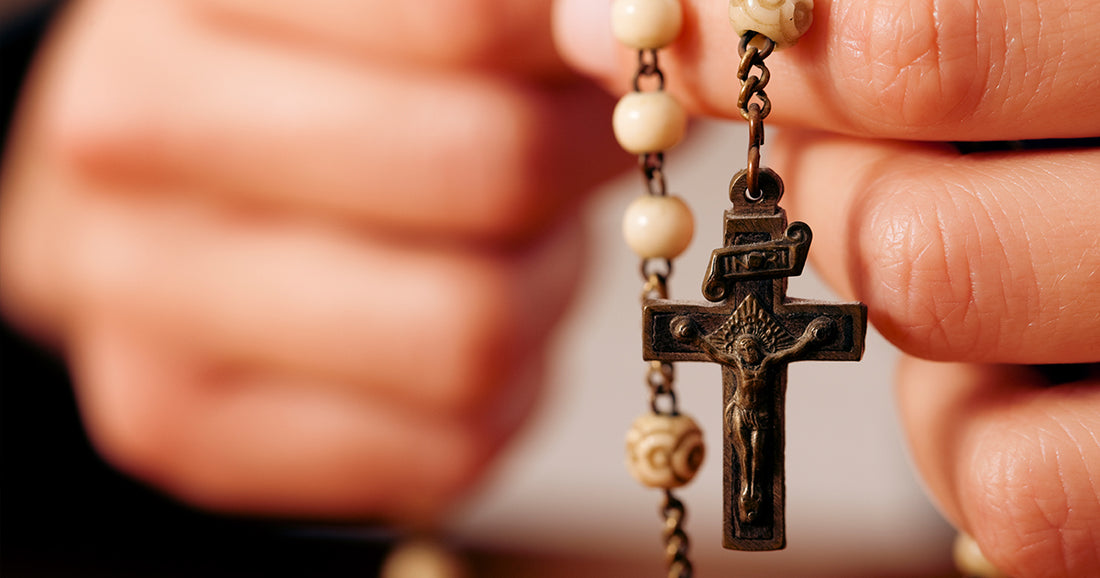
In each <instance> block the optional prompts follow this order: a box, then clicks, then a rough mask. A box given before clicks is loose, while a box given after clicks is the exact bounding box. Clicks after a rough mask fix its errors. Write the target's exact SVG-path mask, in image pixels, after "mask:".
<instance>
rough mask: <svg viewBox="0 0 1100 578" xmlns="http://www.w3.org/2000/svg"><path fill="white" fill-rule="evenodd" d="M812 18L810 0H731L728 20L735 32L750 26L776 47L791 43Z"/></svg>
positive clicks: (811, 1) (746, 29)
mask: <svg viewBox="0 0 1100 578" xmlns="http://www.w3.org/2000/svg"><path fill="white" fill-rule="evenodd" d="M813 19H814V1H813V0H730V24H732V25H733V28H734V30H736V31H737V35H738V36H744V35H745V33H746V32H748V31H749V30H752V31H754V32H758V33H760V34H763V35H764V36H767V37H768V38H771V39H772V41H773V42H775V47H776V48H779V49H782V48H788V47H791V46H794V43H795V42H798V39H799V38H800V37H801V36H802V35H803V34H805V33H806V30H808V29H809V28H810V23H811V22H813Z"/></svg>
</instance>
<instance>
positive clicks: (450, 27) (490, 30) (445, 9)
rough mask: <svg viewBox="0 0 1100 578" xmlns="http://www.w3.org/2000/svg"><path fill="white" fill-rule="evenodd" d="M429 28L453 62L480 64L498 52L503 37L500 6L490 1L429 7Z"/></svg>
mask: <svg viewBox="0 0 1100 578" xmlns="http://www.w3.org/2000/svg"><path fill="white" fill-rule="evenodd" d="M432 12H433V13H434V16H433V23H432V25H431V26H430V28H431V29H432V30H434V31H435V34H438V37H439V38H440V39H445V41H444V42H443V46H444V48H445V50H446V52H447V54H449V55H450V58H451V59H452V60H453V61H456V62H471V63H476V62H482V61H485V60H488V59H490V58H492V57H493V55H495V54H496V53H497V52H498V50H497V49H498V48H500V47H501V45H502V44H503V42H504V40H505V38H503V37H502V35H501V34H500V31H501V30H505V29H506V27H507V22H505V21H503V19H504V15H503V14H502V13H501V12H502V11H501V10H500V5H499V3H498V2H494V1H493V0H472V1H467V2H441V3H438V4H437V5H436V6H435V7H433V10H432Z"/></svg>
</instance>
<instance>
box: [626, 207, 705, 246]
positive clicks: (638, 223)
mask: <svg viewBox="0 0 1100 578" xmlns="http://www.w3.org/2000/svg"><path fill="white" fill-rule="evenodd" d="M693 235H695V219H694V218H693V217H692V215H691V209H689V208H688V206H687V203H685V202H684V200H683V199H681V198H680V197H676V196H663V197H662V196H656V195H643V196H641V197H638V198H637V199H634V201H633V202H632V203H630V206H629V207H627V208H626V212H625V213H624V214H623V238H624V239H626V244H627V245H629V246H630V248H631V249H633V250H634V252H635V253H637V254H638V256H639V257H641V258H643V259H672V258H673V257H676V256H677V255H679V254H680V253H683V252H684V249H687V246H688V245H690V244H691V238H692V236H693Z"/></svg>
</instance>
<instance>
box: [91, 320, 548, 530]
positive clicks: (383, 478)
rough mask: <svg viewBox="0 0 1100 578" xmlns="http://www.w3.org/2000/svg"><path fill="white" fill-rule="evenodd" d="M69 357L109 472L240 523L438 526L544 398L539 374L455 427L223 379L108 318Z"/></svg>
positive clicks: (315, 385) (287, 387)
mask: <svg viewBox="0 0 1100 578" xmlns="http://www.w3.org/2000/svg"><path fill="white" fill-rule="evenodd" d="M71 353H72V361H73V369H74V375H75V376H76V382H77V392H78V395H79V398H80V401H81V409H82V412H83V414H84V419H85V423H86V425H87V427H88V430H89V432H90V434H91V437H92V439H93V441H94V442H95V444H96V446H97V448H98V449H99V450H100V451H101V452H102V453H103V455H104V456H105V457H106V458H107V459H108V460H110V461H111V462H113V463H114V464H115V465H117V466H119V467H121V468H122V469H123V470H125V471H127V472H129V473H131V474H133V475H136V476H137V477H139V478H141V479H143V480H145V481H147V482H149V483H152V484H154V485H157V486H158V487H160V488H162V489H164V490H166V491H168V492H169V493H171V494H173V495H175V496H176V497H178V498H181V499H184V500H185V501H188V502H189V503H192V504H195V505H199V506H202V507H206V508H211V509H216V510H222V511H230V512H235V513H263V514H265V515H282V516H311V517H318V516H321V517H333V518H343V519H347V518H356V517H370V518H373V519H379V518H381V519H394V520H401V521H403V522H405V523H411V524H420V523H431V521H432V520H433V519H434V518H435V517H437V516H439V515H440V514H441V513H442V511H443V510H444V508H445V507H446V506H447V505H448V504H450V503H452V502H453V501H454V500H455V498H457V497H459V496H460V495H461V494H462V493H464V492H465V491H466V490H468V489H469V488H470V487H471V485H472V484H473V483H474V482H475V481H476V480H477V479H478V478H479V477H480V475H481V474H482V473H483V472H484V471H485V469H486V464H487V462H488V461H489V460H490V459H491V457H492V456H493V455H494V454H495V453H496V452H497V451H498V450H499V449H500V447H501V445H502V444H503V442H504V440H506V439H508V438H509V437H510V434H512V433H513V432H514V430H515V429H516V428H517V427H518V426H519V424H520V423H521V421H522V420H523V418H524V417H525V416H526V415H527V413H528V412H529V411H530V409H531V406H532V404H533V402H534V400H535V397H536V395H535V394H536V392H537V386H538V380H537V377H536V376H537V374H538V371H537V369H538V367H537V364H536V366H533V367H532V369H533V370H534V371H532V372H530V374H525V375H523V376H522V378H521V379H519V380H517V381H515V382H513V383H512V384H510V387H509V388H507V389H505V390H503V391H502V396H503V399H500V400H497V399H494V400H486V405H488V406H490V407H488V408H486V409H487V411H484V412H480V413H478V414H477V415H476V417H475V416H465V417H461V418H459V417H455V416H447V415H441V414H438V413H433V412H431V411H424V410H423V409H422V408H419V407H417V406H415V405H408V404H401V403H394V402H392V401H389V400H386V399H374V398H369V397H367V398H364V397H363V396H348V395H339V394H336V393H334V391H336V390H337V389H338V388H333V387H330V386H328V385H327V384H325V383H324V382H323V380H318V379H316V378H306V377H301V376H287V375H285V374H283V375H280V374H272V373H262V372H258V373H250V372H234V371H227V370H226V369H225V368H224V367H220V366H218V365H217V364H214V363H210V362H208V361H205V360H204V359H203V358H202V357H201V356H198V357H196V356H194V355H193V352H192V351H191V350H190V348H189V346H188V343H186V342H177V341H174V340H164V339H161V338H158V336H157V335H155V334H149V333H145V332H142V331H140V330H136V329H135V328H133V327H127V326H126V325H125V323H122V324H120V323H119V320H118V319H111V318H100V319H97V320H96V321H95V322H93V323H89V324H86V325H84V326H83V327H82V328H81V331H80V332H79V335H78V336H77V338H76V339H75V340H74V343H73V348H72V350H71ZM501 402H504V403H501Z"/></svg>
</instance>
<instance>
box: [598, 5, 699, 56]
mask: <svg viewBox="0 0 1100 578" xmlns="http://www.w3.org/2000/svg"><path fill="white" fill-rule="evenodd" d="M682 24H683V15H682V14H681V13H680V3H679V2H678V1H677V0H615V3H614V4H612V5H611V32H612V33H613V34H614V35H615V38H616V39H617V40H618V41H619V42H621V43H623V44H625V45H626V46H629V47H630V48H636V49H638V50H650V49H657V48H664V47H665V46H668V45H669V44H670V43H671V42H672V41H673V40H676V37H677V36H679V35H680V27H681V25H682Z"/></svg>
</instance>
